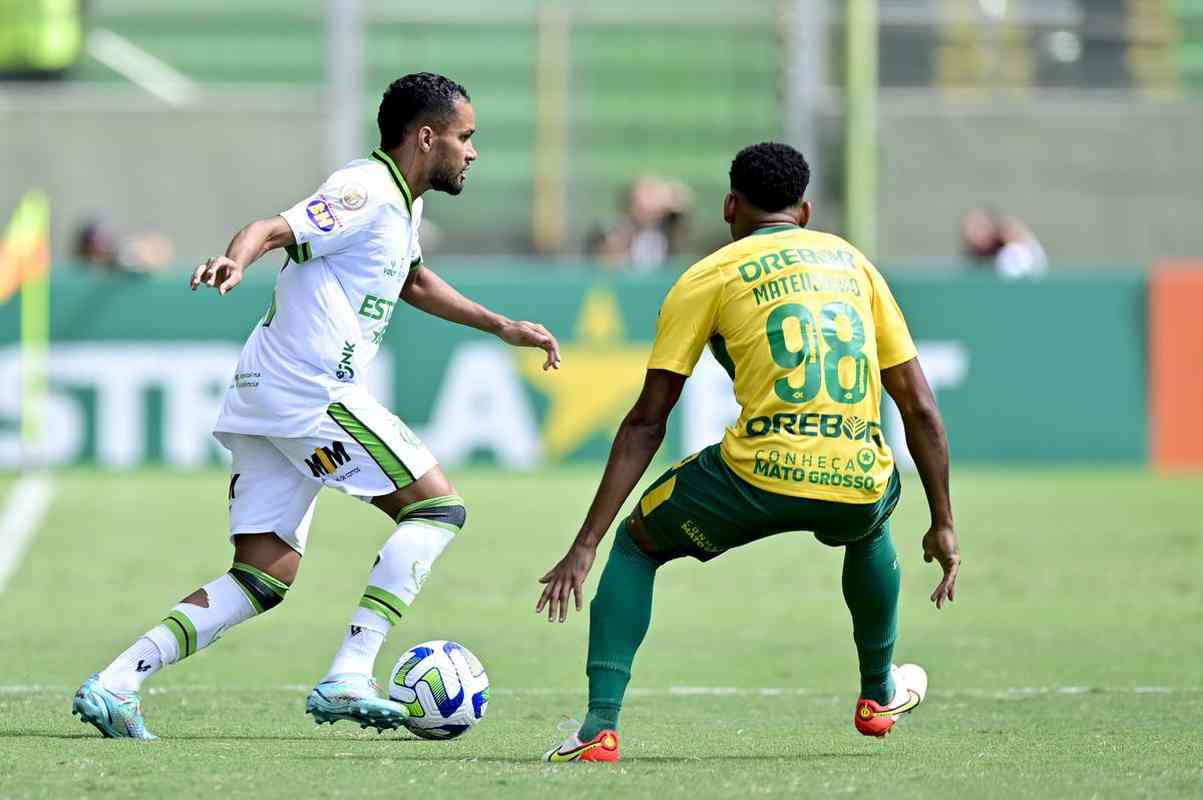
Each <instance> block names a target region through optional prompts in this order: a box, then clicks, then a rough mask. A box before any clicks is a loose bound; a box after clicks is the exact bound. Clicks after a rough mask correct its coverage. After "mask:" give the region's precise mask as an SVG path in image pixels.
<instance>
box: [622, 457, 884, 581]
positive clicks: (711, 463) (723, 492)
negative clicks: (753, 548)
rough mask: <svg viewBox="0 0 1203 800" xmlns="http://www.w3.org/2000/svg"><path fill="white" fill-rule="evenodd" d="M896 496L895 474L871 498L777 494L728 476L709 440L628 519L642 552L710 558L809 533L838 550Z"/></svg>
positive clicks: (866, 529)
mask: <svg viewBox="0 0 1203 800" xmlns="http://www.w3.org/2000/svg"><path fill="white" fill-rule="evenodd" d="M901 495H902V482H901V480H899V478H898V472H897V470H895V472H894V474H893V475H891V476H890V482H889V485H888V486H887V487H886V491H885V494H884V495H882V497H881V499H880V500H878V501H877V502H876V503H866V504H857V503H836V502H833V501H830V500H810V499H807V498H804V497H793V496H790V495H784V494H777V493H776V492H769V491H765V490H764V489H760V488H757V487H755V486H753V485H751V484H750V483H748V482H747V481H745V480H744V479H743V478H741V477H739V476H738V475H736V474H735V472H734V471H732V469H731V468H730V467H728V466H727V462H725V461H724V460H723V457H722V454H721V453H720V448H719V445H717V444H714V445H711V446H710V447H707V448H706V449H704V450H702V451H701V452H700V453H698V454H697V455H696V456H693V457H691V458H688V459H686V460H685V461H682V462H681V463H680V464H677V465H676V466H675V467H673V468H672V469H670V470H668V471H667V472H665V473H664V474H663V475H661V476H660V477H659V478H657V479H656V482H655V483H654V484H653V485H652V487H651V488H650V489H648V490H647V491H646V492H644V493H643V496H642V497H641V498H640V500H639V504H638V505H637V506H636V507H635V510H634V512H632V514H631V516H630V517H629V518H628V519H627V522H626V524H627V529H628V531H629V532H630V534H631V537H632V538H633V539H634V540H635V541H636V543H637V544H639V546H640V548H641V549H643V550H644V551H645V552H647V553H648V555H651V556H653V557H654V558H657V559H660V560H664V561H667V560H669V559H673V558H680V557H681V556H693V557H694V558H696V559H698V560H699V561H709V560H710V559H712V558H714V557H715V556H720V555H722V554H723V553H725V552H727V551H728V550H730V549H731V548H733V547H739V546H740V545H745V544H748V543H749V542H754V541H756V540H757V539H763V538H765V537H766V536H772V535H773V534H776V533H784V532H786V531H811V532H813V533H814V535H815V538H816V539H818V540H819V541H820V542H822V543H823V544H826V545H830V546H832V547H839V546H842V545H845V544H848V543H850V542H855V541H859V540H860V539H863V538H865V537H867V536H870V535H873V534H876V533H878V532H879V531H881V530H882V529H883V528H884V527H885V526H886V524H887V523H888V522H889V519H890V514H892V513H893V511H894V507H895V506H896V505H898V498H899V497H900V496H901Z"/></svg>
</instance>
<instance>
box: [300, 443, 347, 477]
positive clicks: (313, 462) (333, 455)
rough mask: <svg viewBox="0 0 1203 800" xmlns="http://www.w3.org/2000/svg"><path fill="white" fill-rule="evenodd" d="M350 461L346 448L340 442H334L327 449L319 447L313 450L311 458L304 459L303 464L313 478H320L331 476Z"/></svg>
mask: <svg viewBox="0 0 1203 800" xmlns="http://www.w3.org/2000/svg"><path fill="white" fill-rule="evenodd" d="M350 460H351V454H350V453H348V452H347V448H346V446H345V445H344V444H343V443H342V442H334V443H333V444H331V445H330V446H329V447H319V448H318V449H316V450H314V451H313V458H307V459H305V463H306V464H307V465H308V466H309V470H310V471H311V472H312V473H313V477H315V478H320V477H322V476H323V475H330V474H332V473H333V472H334V471H335V470H337V469H338V468H339V467H341V466H342V465H343V464H346V463H347V462H349V461H350Z"/></svg>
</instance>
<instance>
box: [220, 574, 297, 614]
mask: <svg viewBox="0 0 1203 800" xmlns="http://www.w3.org/2000/svg"><path fill="white" fill-rule="evenodd" d="M230 577H231V578H233V579H234V581H235V582H236V583H237V584H238V585H239V586H240V587H241V588H242V590H243V592H245V593H246V596H247V599H248V600H250V601H251V605H253V606H254V607H255V610H256V611H258V612H259V613H263V612H264V611H271V610H272V609H273V608H275V607H276V606H278V605H280V603H282V602H284V598H285V596H286V595H287V594H288V587H289V586H290V585H291V584H292V579H293V578H295V577H296V569H295V568H293V569H292V571H291V574H290V575H287V576H286V577H287V578H288V580H287V581H284V580H281V578H280V576H277V575H269V574H268V573H267V572H265V571H263V570H261V569H258V568H256V567H252V566H251V565H250V564H243V563H241V562H238V561H235V562H234V566H232V567H230Z"/></svg>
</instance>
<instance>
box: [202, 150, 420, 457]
mask: <svg viewBox="0 0 1203 800" xmlns="http://www.w3.org/2000/svg"><path fill="white" fill-rule="evenodd" d="M281 216H282V217H284V219H285V220H286V221H287V222H288V225H289V227H291V228H292V232H293V234H294V235H295V237H296V244H295V245H293V246H290V247H288V248H287V252H288V256H289V259H288V261H287V262H286V263H285V265H284V268H283V269H282V270H281V271H280V274H279V275H278V276H277V277H276V287H275V293H274V295H273V297H272V303H271V307H270V308H269V309H268V311H267V314H265V315H264V317H263V319H262V320H261V321H260V322H259V324H257V325H256V327H255V329H254V331H253V332H252V333H251V335H250V338H249V339H247V341H246V345H244V346H243V348H242V355H241V357H240V358H239V359H238V368H237V370H236V372H235V375H234V380H233V382H232V383H231V385H230V388H229V390H228V391H227V392H226V397H225V402H224V403H223V405H222V409H221V415H220V416H219V417H218V420H217V426H216V431H217V432H228V433H244V434H256V435H260V436H277V437H303V436H310V435H313V434H314V433H315V432H316V431H317V429H318V427H319V425H320V424H321V422H322V420H323V419H324V417H325V416H326V413H327V409H328V407H329V406H330V405H331V404H333V403H338V402H341V401H342V400H343V399H345V398H346V397H348V396H351V395H353V394H355V393H356V392H363V391H364V390H363V389H358V388H357V386H356V384H357V381H358V380H359V379H360V376H361V375H362V374H363V369H364V367H365V366H366V365H367V364H368V362H370V361H371V360H372V358H373V357H375V355H376V351H377V350H378V349H379V348H380V342H381V341H382V340H383V338H384V332H385V330H386V329H387V328H388V324H389V320H390V319H391V318H392V315H393V311H394V308H395V306H396V304H397V303H398V302H399V301H400V294H401V289H402V287H403V286H404V285H405V279H406V277H407V276H408V275H409V273H410V270H413V269H420V268H421V262H422V249H421V247H420V245H419V244H418V226H419V224H420V223H421V218H422V200H421V198H419V199H417V200H413V199H412V195H411V193H410V191H409V187H408V186H406V184H405V179H404V177H402V175H401V172H400V170H398V169H397V166H396V165H395V164H394V163H393V161H392V159H390V158H389V157H388V156H387V155H385V153H384V152H383V151H381V150H376V151H375V152H373V153H372V155H371V157H370V158H365V159H360V160H357V161H352V162H351V163H350V164H347V165H346V166H345V167H343V168H342V169H340V170H338V171H337V172H335V173H334V174H333V175H331V176H330V177H329V178H328V179H327V180H326V182H325V183H323V184H322V186H321V188H319V189H318V191H317V193H316V194H314V195H313V196H311V197H309V198H307V199H305V200H303V201H301V202H300V203H298V204H296V205H295V206H293V207H292V208H290V209H288V210H287V211H285V212H283V213H282V214H281Z"/></svg>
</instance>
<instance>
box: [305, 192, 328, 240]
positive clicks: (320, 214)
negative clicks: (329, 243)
mask: <svg viewBox="0 0 1203 800" xmlns="http://www.w3.org/2000/svg"><path fill="white" fill-rule="evenodd" d="M305 213H306V214H308V215H309V219H310V221H311V222H312V223H313V224H314V225H316V226H317V229H318V230H319V231H322V232H323V233H329V232H330V231H332V230H334V212H333V211H331V210H330V204H329V203H327V202H326V201H325V200H324V199H323V198H321V197H319V198H317V199H316V200H310V201H309V204H308V205H307V206H305Z"/></svg>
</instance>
